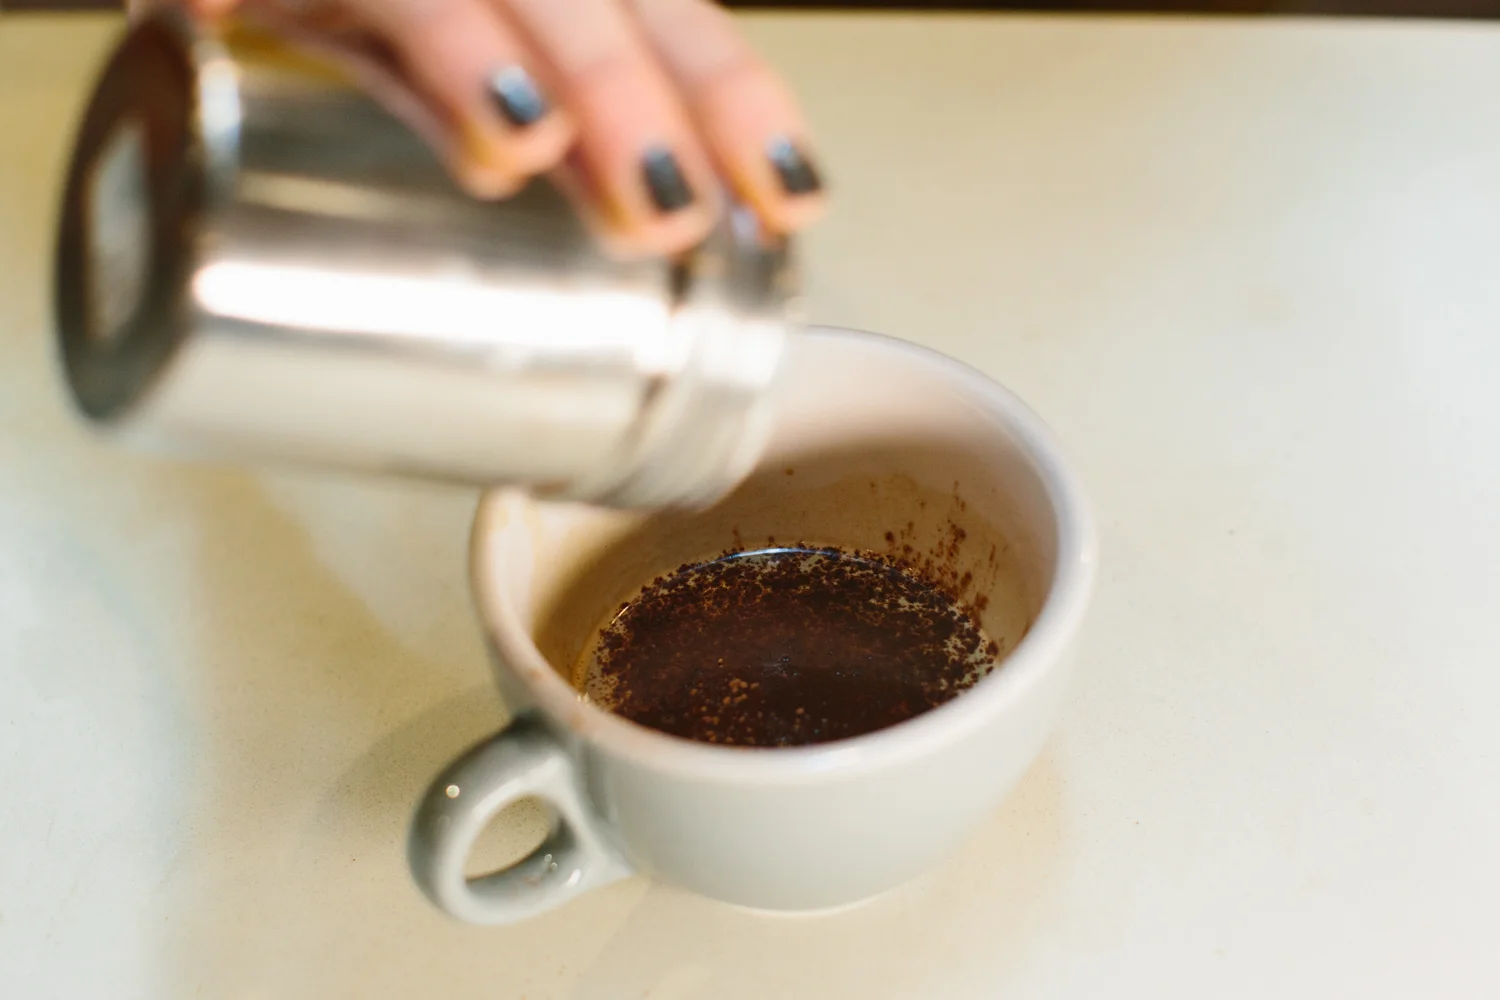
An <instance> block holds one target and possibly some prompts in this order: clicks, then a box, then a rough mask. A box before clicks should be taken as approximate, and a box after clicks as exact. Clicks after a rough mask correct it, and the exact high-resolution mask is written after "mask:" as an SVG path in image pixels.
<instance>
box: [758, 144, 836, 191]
mask: <svg viewBox="0 0 1500 1000" xmlns="http://www.w3.org/2000/svg"><path fill="white" fill-rule="evenodd" d="M766 157H767V158H768V159H769V160H770V161H771V166H772V167H774V168H775V169H776V177H777V179H778V180H780V181H781V189H782V190H783V191H785V192H786V193H787V194H791V195H798V194H813V193H814V192H817V191H821V190H823V178H822V177H819V176H818V168H817V167H815V166H813V164H812V160H810V159H808V157H807V155H806V154H805V153H803V152H802V150H800V149H798V148H797V144H796V143H794V142H792V140H790V139H788V138H786V137H785V136H781V137H779V138H776V139H772V140H771V141H770V142H768V143H766Z"/></svg>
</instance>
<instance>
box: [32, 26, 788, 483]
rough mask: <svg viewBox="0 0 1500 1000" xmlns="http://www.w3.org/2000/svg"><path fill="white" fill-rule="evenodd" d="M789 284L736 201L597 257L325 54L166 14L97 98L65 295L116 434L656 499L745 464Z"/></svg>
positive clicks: (138, 37) (758, 431) (129, 43)
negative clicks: (691, 225) (621, 257)
mask: <svg viewBox="0 0 1500 1000" xmlns="http://www.w3.org/2000/svg"><path fill="white" fill-rule="evenodd" d="M793 293H794V289H793V270H792V267H791V265H790V263H789V256H788V251H787V248H786V247H785V246H784V245H781V244H778V243H774V242H766V241H764V240H763V239H762V238H761V236H760V234H759V233H757V232H756V230H755V228H754V225H753V223H752V222H751V221H750V220H749V218H748V217H747V216H742V215H740V214H736V213H734V212H730V213H728V214H727V215H726V217H725V220H724V222H723V224H722V225H721V226H720V227H719V229H718V231H716V232H715V233H714V234H713V236H712V237H711V238H710V239H709V240H708V241H707V242H706V243H705V245H704V246H702V247H701V248H699V249H698V250H697V251H696V252H694V253H691V254H689V255H687V256H686V257H684V258H683V259H680V260H676V261H670V262H667V261H646V262H636V263H622V262H618V261H614V260H611V259H609V258H607V257H605V256H604V255H602V254H601V253H600V252H599V250H597V249H596V246H595V244H594V243H593V242H592V241H591V239H590V236H589V234H588V232H587V231H586V230H585V228H584V227H583V225H582V224H581V223H580V222H579V221H578V219H577V218H576V216H575V214H574V212H573V211H572V209H571V208H570V207H569V205H568V204H567V203H566V202H565V201H564V200H563V198H562V197H561V196H560V195H559V194H558V193H557V192H556V191H555V190H554V189H553V188H552V187H551V186H550V185H549V184H547V183H544V182H538V183H536V184H533V185H532V186H530V187H529V188H527V189H526V190H525V191H524V192H522V193H521V194H520V195H518V196H516V197H514V198H511V199H508V200H505V201H502V202H496V203H485V202H479V201H476V200H474V199H471V198H469V197H467V196H466V195H464V194H463V193H462V192H460V191H459V190H458V189H457V188H456V187H455V186H454V185H453V183H452V182H451V181H450V180H449V178H448V176H447V174H446V173H445V171H444V169H443V168H442V166H441V164H440V163H439V161H438V159H437V157H436V156H435V155H434V154H433V153H432V152H430V151H429V149H428V148H427V146H426V145H425V144H424V143H422V142H421V141H420V140H419V139H418V138H417V137H416V135H415V134H414V133H413V132H412V131H411V130H409V129H408V128H406V127H405V126H404V125H403V124H401V123H400V122H398V121H397V120H396V119H395V118H394V117H392V116H391V115H390V114H388V113H387V112H386V111H385V110H384V109H383V108H382V107H381V106H380V105H379V104H378V103H376V102H375V101H373V100H371V99H370V98H369V97H367V96H366V95H365V94H364V93H363V92H362V91H361V90H360V89H358V88H356V87H354V86H353V85H352V84H351V83H350V82H349V81H348V80H347V78H346V77H345V76H344V75H343V74H341V73H339V72H338V71H336V70H334V69H332V68H331V67H330V66H329V65H324V64H321V63H319V62H317V61H316V60H310V59H308V58H307V57H305V56H304V55H302V54H297V53H293V52H291V51H290V50H288V49H287V48H285V47H284V46H280V45H279V44H277V43H268V42H267V40H266V37H265V36H263V35H256V34H254V33H246V32H244V31H235V30H227V29H211V28H206V27H203V26H201V25H197V24H194V23H193V22H191V21H189V20H187V19H186V18H183V17H180V16H178V15H176V14H172V13H163V14H157V15H153V16H151V17H148V18H147V19H145V20H143V21H141V22H140V23H138V24H136V25H135V26H133V27H132V28H131V29H130V30H129V31H128V33H127V34H126V36H125V37H124V39H123V41H122V42H121V44H120V45H119V47H118V48H117V49H116V51H115V52H114V54H113V56H112V57H111V58H110V60H109V62H108V65H107V66H106V68H105V69H104V71H103V74H102V76H101V78H100V80H99V83H98V85H97V87H96V89H95V92H94V95H93V97H92V100H91V102H90V104H89V107H88V110H87V112H86V114H85V117H84V121H83V123H82V126H81V128H80V131H79V134H78V139H77V145H76V149H75V151H74V155H73V161H72V166H71V169H70V172H69V176H68V180H67V189H66V195H65V200H64V205H63V209H62V214H61V221H60V230H59V237H58V244H57V259H56V286H55V304H56V317H57V329H58V333H59V337H60V340H61V348H62V359H63V365H64V369H65V371H66V376H67V382H68V385H69V386H70V388H71V391H72V394H73V398H74V400H75V402H76V404H77V407H78V409H79V410H80V411H81V412H82V413H83V414H84V415H85V416H86V417H87V418H88V419H89V420H90V421H92V422H94V423H96V424H98V425H102V426H103V427H105V428H108V429H109V430H111V431H114V432H118V433H120V434H122V435H124V436H126V437H127V438H130V439H134V440H139V441H144V442H145V443H147V444H151V445H156V446H166V447H168V448H170V449H174V450H177V451H183V450H186V451H188V452H191V453H199V454H207V455H212V456H228V457H237V458H248V459H285V460H293V461H299V462H306V463H314V464H319V465H325V466H336V467H342V468H348V469H355V470H367V471H383V472H392V473H399V474H407V475H417V476H422V477H430V478H441V479H450V480H457V481H462V482H468V483H474V484H480V485H491V484H502V483H505V484H519V485H523V486H526V487H529V488H531V489H533V490H534V491H537V492H539V493H542V494H546V495H554V496H559V497H567V498H575V499H579V500H585V501H589V502H594V503H602V504H609V505H617V506H659V505H676V504H701V503H705V502H708V501H711V500H712V499H714V498H716V497H717V496H719V495H721V494H722V493H724V492H726V491H727V490H728V489H729V488H731V487H732V486H733V485H734V484H735V483H736V482H737V481H738V480H739V479H740V478H741V477H742V476H743V475H744V473H745V472H747V471H748V470H749V468H750V467H751V466H752V465H753V464H754V462H755V460H756V458H757V457H758V455H759V452H760V449H761V446H762V444H763V441H764V439H765V437H766V435H767V433H768V423H769V413H768V409H769V406H770V395H771V392H770V390H771V388H772V386H773V383H774V379H775V375H776V370H777V365H778V361H779V359H780V357H781V354H782V347H783V341H784V340H785V338H786V337H787V335H788V330H789V329H790V327H791V326H792V319H791V312H792V306H793V303H794V301H795V297H794V294H793Z"/></svg>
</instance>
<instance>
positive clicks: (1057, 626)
mask: <svg viewBox="0 0 1500 1000" xmlns="http://www.w3.org/2000/svg"><path fill="white" fill-rule="evenodd" d="M788 365H789V370H788V372H787V376H786V378H785V379H784V382H785V384H786V388H785V395H784V397H783V401H782V405H781V409H780V417H779V418H778V419H779V422H778V425H777V427H776V429H775V432H774V435H773V438H772V441H771V445H770V448H769V451H768V453H767V455H766V457H765V458H764V459H763V460H762V462H761V463H760V465H759V466H758V468H757V471H756V473H755V474H754V475H752V477H751V478H750V479H749V480H748V481H747V482H746V483H745V484H744V485H743V486H742V487H740V489H738V490H737V491H736V492H735V493H734V494H733V495H731V496H730V497H729V498H728V499H727V500H725V501H724V502H722V503H720V504H718V505H716V506H715V507H713V508H712V509H710V510H708V511H704V512H700V513H694V514H686V513H681V512H678V513H674V514H658V515H654V516H653V515H644V514H639V513H634V514H632V513H622V512H619V511H603V510H597V509H590V508H586V507H580V506H574V505H568V504H557V503H546V502H541V501H537V500H534V499H530V498H528V497H526V496H525V495H523V494H520V493H517V492H512V491H503V490H502V491H496V492H494V493H492V494H490V495H488V496H486V497H485V499H484V500H483V502H482V504H481V508H480V511H479V514H478V516H477V519H476V521H475V527H474V537H473V544H472V560H473V584H474V590H475V595H476V598H477V603H478V606H479V610H480V616H481V618H482V619H483V622H484V626H485V629H486V631H487V635H488V639H489V644H490V647H491V649H492V651H493V654H494V656H493V659H494V663H495V670H496V676H497V680H498V683H499V686H500V689H501V693H502V695H503V696H504V698H505V700H506V702H507V704H508V705H509V706H510V708H511V709H512V710H513V712H514V713H515V715H514V721H513V722H512V723H511V725H510V726H509V727H507V728H506V729H505V730H504V731H502V732H500V733H499V734H497V735H496V736H494V737H493V738H491V739H490V740H488V741H486V742H485V743H483V744H481V745H480V746H478V747H476V748H474V749H473V750H471V751H470V752H469V753H467V754H466V755H464V756H463V757H461V758H460V759H459V760H457V761H456V762H454V763H453V764H452V765H451V766H450V767H449V768H448V769H447V770H445V771H444V772H443V773H442V774H440V775H439V776H438V777H437V778H436V779H435V780H434V781H433V783H432V786H431V787H430V788H429V789H428V791H427V793H426V795H425V796H424V798H423V800H422V802H421V803H420V805H419V807H418V810H417V814H416V817H415V819H414V821H413V825H412V830H411V837H410V841H409V845H408V847H409V851H408V856H409V860H410V863H411V869H412V873H413V875H414V876H415V879H416V881H417V883H418V885H420V886H421V888H422V889H423V891H424V892H425V893H426V894H427V895H428V896H429V897H430V898H431V899H432V900H433V901H434V902H435V903H436V904H437V905H438V906H439V907H441V908H442V909H443V910H445V911H447V912H448V913H449V914H451V915H453V916H455V917H457V918H459V919H461V920H466V921H471V922H474V923H483V924H501V923H510V922H513V921H517V920H522V919H525V918H527V917H529V916H532V915H534V914H536V913H539V912H541V911H544V910H547V909H550V908H552V907H555V906H557V905H559V904H561V903H564V902H566V901H567V900H569V899H571V898H573V897H575V896H577V895H579V894H580V893H583V892H587V891H588V890H589V889H592V888H594V887H597V886H600V885H604V884H606V883H608V882H612V881H614V880H616V879H620V878H623V877H625V876H627V875H630V874H632V873H640V874H644V875H648V876H651V877H653V878H660V879H663V880H665V881H669V882H672V883H675V884H677V885H679V886H683V887H685V888H688V889H691V890H693V891H695V892H698V893H701V894H703V895H706V896H710V897H713V898H716V899H720V900H724V901H727V902H730V903H736V904H740V905H744V906H750V907H757V908H764V909H773V910H810V909H820V908H826V907H832V906H838V905H841V904H845V903H849V902H853V901H857V900H860V899H863V898H865V897H868V896H872V895H875V894H878V893H880V892H882V891H883V890H885V889H888V888H891V887H893V886H895V885H897V884H899V883H901V882H903V881H905V880H907V879H909V878H911V877H912V876H914V875H917V874H918V873H920V872H922V871H923V870H924V869H927V868H929V867H931V866H933V865H934V864H936V863H938V862H939V861H941V860H942V859H943V857H944V856H945V855H947V854H948V853H949V852H950V851H952V850H953V849H954V848H955V847H956V846H957V845H958V843H959V842H960V841H961V840H962V839H963V837H964V836H965V835H966V834H967V833H968V832H969V831H971V830H972V829H973V828H974V827H975V825H976V824H977V823H979V822H980V821H981V820H982V819H983V818H984V817H985V816H986V815H987V814H989V813H990V812H991V811H992V810H993V809H994V808H995V807H996V805H997V804H998V802H999V801H1000V798H1001V797H1002V796H1003V795H1004V794H1005V792H1006V791H1007V790H1009V788H1010V787H1011V785H1012V784H1014V783H1015V781H1016V780H1017V779H1018V778H1019V777H1020V775H1021V774H1022V772H1023V771H1024V770H1025V769H1026V767H1027V766H1028V764H1029V763H1030V762H1031V761H1032V759H1033V758H1034V757H1035V756H1036V754H1037V752H1038V751H1039V750H1040V748H1041V745H1042V742H1043V740H1044V738H1045V737H1046V734H1047V731H1048V728H1049V726H1050V725H1051V722H1052V719H1053V716H1054V714H1055V710H1056V708H1057V705H1058V702H1059V699H1060V696H1061V693H1062V690H1063V685H1064V681H1065V679H1066V676H1067V673H1068V671H1067V669H1066V665H1067V656H1066V655H1065V654H1066V653H1067V650H1068V647H1069V644H1070V641H1071V640H1072V638H1073V635H1074V633H1075V632H1076V631H1077V629H1078V626H1079V623H1080V622H1081V620H1082V618H1083V614H1084V610H1085V607H1086V605H1087V603H1088V599H1089V595H1090V592H1091V589H1092V585H1093V577H1094V560H1095V537H1094V528H1093V524H1092V520H1091V517H1090V514H1089V511H1088V507H1087V504H1086V502H1085V499H1084V496H1083V493H1082V490H1081V489H1080V486H1079V484H1078V481H1077V480H1076V479H1075V478H1074V475H1073V473H1072V472H1070V471H1069V469H1068V467H1067V465H1066V464H1065V462H1064V461H1063V459H1062V457H1061V456H1060V454H1059V451H1058V447H1057V444H1056V442H1055V441H1054V440H1053V437H1052V435H1051V433H1050V432H1049V431H1048V430H1047V428H1046V427H1045V426H1044V425H1043V424H1042V422H1041V421H1040V420H1039V419H1038V418H1037V417H1036V415H1035V414H1033V413H1032V412H1031V411H1030V410H1029V409H1027V408H1026V406H1025V405H1024V404H1022V403H1021V402H1020V401H1019V400H1018V399H1017V398H1016V397H1015V396H1013V395H1012V394H1011V393H1010V392H1008V391H1007V390H1005V389H1003V388H1002V387H1000V386H999V385H997V384H995V383H994V382H993V381H991V380H989V379H988V378H986V377H984V376H983V375H981V374H979V373H978V372H975V371H973V370H972V369H970V368H968V367H966V366H964V365H962V364H960V363H958V362H956V361H953V360H951V359H949V358H946V357H943V356H942V355H939V354H936V353H933V352H931V351H928V350H925V349H922V348H919V347H916V346H913V345H911V344H908V343H904V342H902V341H897V340H892V339H888V338H884V337H877V336H873V335H870V334H862V333H853V332H848V331H841V330H829V329H820V330H815V331H812V332H811V333H810V334H809V335H808V336H807V337H806V338H804V339H803V340H802V341H801V342H800V343H799V344H797V345H796V346H795V347H794V348H793V350H792V353H791V357H790V358H789V360H788ZM768 542H769V543H771V544H788V543H804V544H822V545H839V546H844V547H850V548H854V549H864V550H874V551H879V552H892V553H896V554H902V555H903V557H911V558H915V559H916V560H917V561H919V562H922V561H925V562H927V563H928V565H929V567H930V569H931V571H933V572H936V573H938V574H940V575H942V576H944V577H945V578H946V579H948V580H949V581H951V582H954V583H955V585H956V586H959V587H960V588H961V589H963V590H964V591H965V593H966V596H967V597H968V598H969V599H970V600H972V601H975V602H976V603H977V604H980V605H983V610H981V611H980V612H979V617H980V619H981V622H982V623H983V624H984V626H985V628H986V631H988V632H989V633H990V635H991V636H992V637H993V638H995V639H997V641H998V642H999V643H1000V646H1001V652H1000V654H999V656H998V657H997V660H998V663H997V665H996V666H995V667H994V668H993V669H992V670H991V671H990V673H989V674H987V675H986V676H984V677H983V678H982V679H981V680H979V681H978V682H977V683H976V684H975V685H974V686H973V687H972V688H970V689H968V690H967V691H965V692H964V693H963V694H961V695H959V696H958V697H957V698H955V699H953V700H951V701H949V702H947V703H946V704H943V705H941V706H939V707H937V708H935V709H932V710H931V711H928V712H926V713H923V714H921V715H919V716H917V717H915V718H913V719H910V720H908V721H906V722H903V723H900V724H898V725H895V726H891V727H889V728H886V729H881V730H877V731H875V732H871V733H868V734H866V735H863V736H859V737H855V738H853V739H848V740H842V741H837V742H832V743H826V744H821V745H813V746H804V747H790V748H774V749H765V748H742V747H741V748H737V747H723V746H712V745H708V744H704V743H695V742H691V741H688V740H683V739H679V738H676V737H672V736H668V735H665V734H663V733H659V732H656V731H654V730H651V729H647V728H645V727H642V726H638V725H636V724H634V723H632V722H629V721H627V720H625V719H623V718H620V717H619V716H615V715H611V714H610V713H609V712H607V711H604V710H602V709H601V708H599V707H598V706H596V705H593V704H591V703H589V702H587V701H585V700H583V699H582V698H581V697H580V695H579V693H578V690H577V689H576V688H575V687H574V686H573V683H572V680H573V679H574V677H575V672H576V668H577V665H578V664H579V663H580V662H581V660H582V657H583V656H584V655H585V653H586V650H585V648H584V647H585V644H586V643H587V642H588V640H589V638H590V637H591V635H592V634H593V632H594V630H595V628H596V627H597V626H598V625H600V624H602V623H603V622H604V621H605V620H606V619H607V618H608V617H610V616H611V615H612V614H613V613H614V612H615V611H616V610H617V609H618V607H619V605H620V603H621V602H622V601H624V600H626V599H628V598H629V597H630V596H631V595H632V593H634V592H636V591H638V589H639V587H640V586H641V585H642V584H643V583H644V582H645V581H647V580H650V579H652V578H653V577H655V576H656V575H658V574H660V573H662V572H666V571H669V570H671V569H674V568H675V567H677V566H679V565H681V564H683V563H686V562H692V561H698V560H702V559H705V558H711V557H713V556H715V555H717V554H719V553H722V552H723V551H725V550H726V549H728V548H730V547H731V546H744V547H746V548H755V547H759V546H761V545H763V544H766V543H768ZM533 796H534V797H538V798H540V799H542V800H543V801H545V802H546V804H547V805H548V806H549V808H550V809H551V810H552V813H553V827H552V833H551V834H550V836H549V837H548V839H547V840H546V842H545V843H543V844H542V846H540V847H539V848H537V850H536V851H535V852H533V853H532V854H531V855H529V856H528V857H527V858H525V859H524V860H522V861H521V862H519V863H518V864H516V865H514V866H512V867H509V868H507V869H505V870H503V871H499V872H495V873H492V874H489V875H485V876H481V877H477V878H471V877H469V876H468V875H466V871H465V868H466V864H467V862H468V859H469V855H470V853H471V851H472V849H473V847H474V844H475V842H476V840H477V839H478V837H479V835H480V832H481V831H482V830H483V829H484V826H485V824H486V823H488V822H489V821H490V820H491V819H492V818H493V817H494V816H495V815H496V814H497V813H498V812H500V811H501V810H502V809H503V808H505V807H506V806H507V805H510V804H511V803H513V802H516V801H518V800H519V799H522V798H526V797H533Z"/></svg>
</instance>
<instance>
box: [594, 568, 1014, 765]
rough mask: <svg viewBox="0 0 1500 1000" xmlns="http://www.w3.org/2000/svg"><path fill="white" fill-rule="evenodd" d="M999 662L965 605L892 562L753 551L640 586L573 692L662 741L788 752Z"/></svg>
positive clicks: (902, 711) (929, 699) (882, 721)
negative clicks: (665, 736) (665, 737)
mask: <svg viewBox="0 0 1500 1000" xmlns="http://www.w3.org/2000/svg"><path fill="white" fill-rule="evenodd" d="M998 652H999V648H998V646H997V645H996V643H994V642H992V641H991V640H990V639H989V637H988V636H987V635H986V634H985V633H984V631H983V629H982V628H981V627H980V625H979V623H978V621H977V620H976V618H975V617H974V613H973V611H972V610H971V609H970V608H969V607H968V606H967V605H966V604H964V603H962V602H959V601H955V600H954V599H953V598H952V597H950V596H949V595H948V594H946V593H944V592H943V591H942V590H940V589H938V588H937V587H935V586H933V585H932V584H930V583H927V582H925V581H924V580H922V579H921V578H919V577H918V576H917V575H916V574H915V573H914V572H912V571H911V570H909V569H906V568H904V567H903V566H902V565H901V564H900V563H898V562H896V561H895V560H892V559H887V558H886V557H882V556H878V555H874V554H869V553H860V554H858V555H854V554H851V553H848V552H843V551H840V550H837V549H807V548H796V549H786V548H782V549H766V550H761V551H756V552H740V553H734V554H731V555H726V556H724V557H722V558H719V559H716V560H713V561H711V562H706V563H698V564H689V565H685V566H682V567H680V568H679V569H677V570H676V571H674V572H672V573H669V574H666V575H665V576H662V577H659V578H658V579H656V580H654V581H653V582H652V583H650V584H648V585H647V586H646V587H645V588H644V590H643V591H642V592H641V594H640V595H639V596H638V597H637V598H636V599H635V600H633V601H630V602H629V603H627V604H625V605H623V606H622V607H621V609H620V612H619V614H618V615H616V617H615V618H614V620H613V621H611V622H610V623H609V624H608V625H607V626H605V627H604V628H603V629H602V630H601V632H600V634H599V638H598V641H597V644H596V646H595V647H594V651H593V656H592V659H591V662H590V663H589V665H588V671H587V675H586V677H585V679H584V691H585V693H586V694H587V695H588V697H590V698H591V699H592V700H594V701H596V702H597V703H599V704H601V705H602V706H603V707H605V708H608V709H610V710H611V711H613V712H615V713H617V714H619V715H622V716H624V717H625V718H627V719H630V720H631V721H633V722H636V723H639V724H641V725H643V726H649V727H651V728H652V729H658V730H660V731H662V732H665V733H670V734H671V735H673V736H680V737H683V738H685V739H690V740H698V741H702V742H706V743H719V744H727V745H733V746H760V747H775V746H795V745H800V744H808V743H824V742H828V741H830V740H839V739H846V738H848V737H851V736H858V735H860V734H861V733H868V732H872V731H874V730H877V729H881V728H884V727H886V726H890V725H893V724H895V723H897V722H901V721H903V720H905V719H909V718H911V717H912V716H914V715H917V714H919V713H921V712H925V711H927V710H928V709H930V708H934V707H936V706H937V705H941V704H942V703H943V702H945V701H948V700H950V699H951V698H953V697H955V696H956V695H958V694H959V693H960V692H961V691H963V690H964V689H966V688H968V687H970V686H971V685H972V684H973V683H974V682H975V681H976V680H978V678H979V677H980V676H982V675H983V674H984V672H985V671H986V670H987V669H988V668H989V666H990V664H991V663H992V662H993V661H994V659H995V657H996V655H997V654H998Z"/></svg>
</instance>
